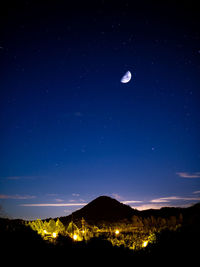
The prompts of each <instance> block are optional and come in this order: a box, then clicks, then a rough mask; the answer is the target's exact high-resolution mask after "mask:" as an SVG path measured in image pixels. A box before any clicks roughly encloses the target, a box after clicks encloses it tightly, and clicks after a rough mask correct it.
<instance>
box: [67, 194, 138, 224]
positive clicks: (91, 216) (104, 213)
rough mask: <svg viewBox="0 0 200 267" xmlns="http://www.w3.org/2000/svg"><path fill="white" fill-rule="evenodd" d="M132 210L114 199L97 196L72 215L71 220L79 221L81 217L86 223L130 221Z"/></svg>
mask: <svg viewBox="0 0 200 267" xmlns="http://www.w3.org/2000/svg"><path fill="white" fill-rule="evenodd" d="M133 213H134V210H133V209H132V208H131V207H130V206H127V205H125V204H122V203H120V202H119V201H117V200H116V199H113V198H111V197H108V196H99V197H97V198H96V199H94V200H93V201H91V202H90V203H88V204H87V205H86V206H84V207H83V208H82V209H80V210H77V211H75V212H73V213H72V215H73V219H75V220H79V219H81V218H82V217H83V218H84V219H85V220H86V221H93V222H99V221H110V222H112V221H119V220H123V219H130V218H131V217H132V216H133Z"/></svg>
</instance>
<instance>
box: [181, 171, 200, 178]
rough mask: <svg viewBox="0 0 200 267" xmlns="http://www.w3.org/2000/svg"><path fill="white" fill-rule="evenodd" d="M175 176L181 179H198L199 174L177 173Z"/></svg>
mask: <svg viewBox="0 0 200 267" xmlns="http://www.w3.org/2000/svg"><path fill="white" fill-rule="evenodd" d="M176 174H177V175H178V176H179V177H181V178H188V179H192V178H200V172H177V173H176Z"/></svg>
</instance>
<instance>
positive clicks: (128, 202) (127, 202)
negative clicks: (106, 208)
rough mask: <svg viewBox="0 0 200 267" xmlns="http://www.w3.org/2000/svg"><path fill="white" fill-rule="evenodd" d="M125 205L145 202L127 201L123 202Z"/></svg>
mask: <svg viewBox="0 0 200 267" xmlns="http://www.w3.org/2000/svg"><path fill="white" fill-rule="evenodd" d="M121 202H122V203H123V204H131V203H142V202H143V201H140V200H127V201H121Z"/></svg>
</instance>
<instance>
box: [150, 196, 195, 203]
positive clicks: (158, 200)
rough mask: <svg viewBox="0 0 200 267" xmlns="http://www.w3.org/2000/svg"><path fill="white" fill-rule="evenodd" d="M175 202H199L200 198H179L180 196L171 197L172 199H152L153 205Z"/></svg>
mask: <svg viewBox="0 0 200 267" xmlns="http://www.w3.org/2000/svg"><path fill="white" fill-rule="evenodd" d="M175 200H183V201H199V200H200V197H179V196H171V197H161V198H156V199H152V200H151V201H150V202H151V203H169V202H171V201H175Z"/></svg>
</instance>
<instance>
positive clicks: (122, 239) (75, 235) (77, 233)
mask: <svg viewBox="0 0 200 267" xmlns="http://www.w3.org/2000/svg"><path fill="white" fill-rule="evenodd" d="M150 221H151V224H150ZM147 222H148V219H147V220H146V223H147ZM179 222H180V221H177V220H176V218H175V217H171V218H170V219H169V220H168V223H167V224H166V220H164V219H160V218H159V220H158V222H157V223H158V224H157V227H156V224H155V218H153V217H151V218H149V224H148V227H147V226H144V225H143V223H142V222H141V221H140V220H139V218H137V217H136V216H134V217H133V219H132V222H131V223H130V222H129V223H127V222H124V223H123V222H122V223H113V224H102V225H101V226H100V227H97V226H94V225H89V224H88V223H87V222H86V221H85V220H84V218H82V219H81V221H80V222H77V224H75V223H74V222H73V221H71V222H70V223H69V224H68V225H67V226H64V224H63V223H62V222H61V220H60V219H59V218H58V219H56V220H54V219H50V220H49V221H42V220H41V219H38V220H35V221H32V222H28V223H27V225H28V226H30V227H31V228H32V229H33V230H34V231H37V233H38V234H39V235H41V236H42V238H43V239H44V240H46V241H49V242H54V243H56V241H57V239H58V238H59V236H63V237H70V238H71V239H72V240H73V241H74V242H79V241H86V242H87V241H89V240H90V239H91V238H95V237H96V238H101V239H104V240H108V241H110V242H111V243H112V245H113V246H118V247H120V246H123V247H126V248H129V249H132V250H138V249H142V248H145V247H147V246H148V244H150V243H153V242H156V233H158V232H160V231H161V230H163V229H165V228H170V230H174V231H175V230H176V229H177V228H178V227H180V224H179ZM152 223H154V226H153V225H152ZM136 225H137V226H136Z"/></svg>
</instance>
